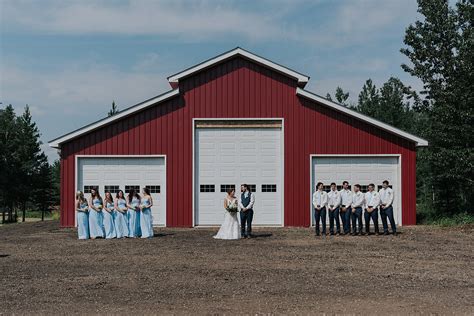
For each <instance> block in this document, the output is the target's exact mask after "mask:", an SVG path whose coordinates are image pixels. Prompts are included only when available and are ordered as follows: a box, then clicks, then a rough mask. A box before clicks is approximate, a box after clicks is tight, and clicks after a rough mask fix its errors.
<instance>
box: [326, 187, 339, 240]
mask: <svg viewBox="0 0 474 316" xmlns="http://www.w3.org/2000/svg"><path fill="white" fill-rule="evenodd" d="M340 205H341V194H340V193H339V191H337V188H336V184H335V183H334V182H333V183H331V191H329V193H328V208H329V234H330V235H334V220H336V234H337V235H339V234H340V233H341V223H340V222H339V206H340Z"/></svg>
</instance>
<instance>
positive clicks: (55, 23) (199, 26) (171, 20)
mask: <svg viewBox="0 0 474 316" xmlns="http://www.w3.org/2000/svg"><path fill="white" fill-rule="evenodd" d="M3 11H4V19H5V20H6V21H4V24H5V26H8V25H9V24H13V25H17V26H18V27H20V28H24V29H27V30H30V31H34V32H37V31H40V32H50V33H60V34H91V33H92V34H99V33H103V34H120V35H170V36H178V37H180V38H188V39H197V38H203V37H205V38H208V37H209V36H215V35H219V34H220V35H224V34H242V35H245V36H246V37H248V38H255V39H258V38H262V37H267V36H276V35H279V34H280V33H279V31H278V28H276V27H275V26H276V25H275V24H273V23H271V16H270V15H266V14H265V13H264V12H260V13H253V12H242V11H239V10H235V9H233V8H231V7H228V6H225V5H222V4H217V2H190V1H173V2H171V1H169V2H168V1H139V0H130V1H127V2H124V3H122V4H119V3H117V2H106V1H105V2H102V1H95V2H91V1H47V2H44V1H42V2H40V3H36V4H34V3H31V2H17V1H7V2H6V3H4V9H3Z"/></svg>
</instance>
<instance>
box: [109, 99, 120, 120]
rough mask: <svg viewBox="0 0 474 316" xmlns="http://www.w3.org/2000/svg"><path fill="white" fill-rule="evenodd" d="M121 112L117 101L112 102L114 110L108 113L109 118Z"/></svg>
mask: <svg viewBox="0 0 474 316" xmlns="http://www.w3.org/2000/svg"><path fill="white" fill-rule="evenodd" d="M118 112H119V110H118V108H117V106H116V105H115V101H112V108H111V109H110V110H109V112H108V113H107V116H109V117H110V116H113V115H115V114H117V113H118Z"/></svg>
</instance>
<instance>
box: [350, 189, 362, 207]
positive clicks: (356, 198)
mask: <svg viewBox="0 0 474 316" xmlns="http://www.w3.org/2000/svg"><path fill="white" fill-rule="evenodd" d="M364 202H365V196H364V193H362V192H360V191H359V192H357V193H356V192H354V194H352V208H356V207H363V206H364Z"/></svg>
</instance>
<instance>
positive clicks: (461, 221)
mask: <svg viewBox="0 0 474 316" xmlns="http://www.w3.org/2000/svg"><path fill="white" fill-rule="evenodd" d="M427 224H429V225H438V226H442V227H449V226H459V225H461V226H462V225H473V224H474V215H473V214H471V213H468V212H464V213H460V214H456V215H453V216H451V217H447V216H442V217H438V218H435V219H432V220H428V221H427Z"/></svg>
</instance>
